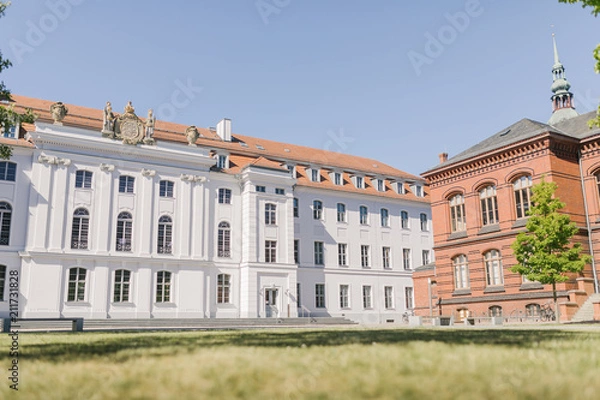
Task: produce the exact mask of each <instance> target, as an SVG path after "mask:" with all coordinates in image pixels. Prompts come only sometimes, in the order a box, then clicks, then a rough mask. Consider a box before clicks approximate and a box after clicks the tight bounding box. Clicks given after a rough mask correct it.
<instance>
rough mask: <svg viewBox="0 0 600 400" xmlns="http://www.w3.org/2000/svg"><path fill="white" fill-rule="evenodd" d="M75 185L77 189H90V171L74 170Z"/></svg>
mask: <svg viewBox="0 0 600 400" xmlns="http://www.w3.org/2000/svg"><path fill="white" fill-rule="evenodd" d="M75 187H76V188H78V189H91V188H92V173H91V172H90V171H82V170H80V171H77V172H75Z"/></svg>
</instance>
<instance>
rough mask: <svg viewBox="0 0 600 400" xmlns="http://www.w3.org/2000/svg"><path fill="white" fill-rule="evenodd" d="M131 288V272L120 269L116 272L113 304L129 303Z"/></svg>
mask: <svg viewBox="0 0 600 400" xmlns="http://www.w3.org/2000/svg"><path fill="white" fill-rule="evenodd" d="M130 286H131V271H129V270H126V269H118V270H116V271H115V285H114V290H113V292H114V293H113V303H127V302H129V289H130Z"/></svg>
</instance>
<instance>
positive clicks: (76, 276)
mask: <svg viewBox="0 0 600 400" xmlns="http://www.w3.org/2000/svg"><path fill="white" fill-rule="evenodd" d="M86 272H87V270H86V269H85V268H81V267H74V268H71V269H69V293H68V294H67V301H85V276H86Z"/></svg>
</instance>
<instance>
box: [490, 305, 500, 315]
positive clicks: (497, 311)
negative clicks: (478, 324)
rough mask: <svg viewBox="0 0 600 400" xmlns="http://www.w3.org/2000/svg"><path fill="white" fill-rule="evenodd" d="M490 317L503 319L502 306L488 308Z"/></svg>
mask: <svg viewBox="0 0 600 400" xmlns="http://www.w3.org/2000/svg"><path fill="white" fill-rule="evenodd" d="M488 315H489V316H490V317H501V316H502V307H500V306H490V307H489V308H488Z"/></svg>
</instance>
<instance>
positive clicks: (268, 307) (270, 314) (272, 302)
mask: <svg viewBox="0 0 600 400" xmlns="http://www.w3.org/2000/svg"><path fill="white" fill-rule="evenodd" d="M265 314H266V316H267V318H277V316H278V314H279V310H278V309H277V289H265Z"/></svg>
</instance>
